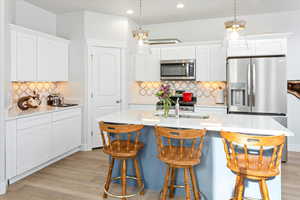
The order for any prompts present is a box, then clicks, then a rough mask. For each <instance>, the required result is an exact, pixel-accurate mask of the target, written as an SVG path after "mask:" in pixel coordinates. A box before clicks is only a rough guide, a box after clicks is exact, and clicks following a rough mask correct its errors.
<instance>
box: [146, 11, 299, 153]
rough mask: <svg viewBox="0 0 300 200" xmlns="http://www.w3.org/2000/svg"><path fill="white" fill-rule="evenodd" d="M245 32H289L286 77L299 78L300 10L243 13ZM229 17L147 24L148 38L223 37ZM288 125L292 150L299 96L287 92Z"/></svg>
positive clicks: (296, 145)
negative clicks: (291, 134) (257, 13)
mask: <svg viewBox="0 0 300 200" xmlns="http://www.w3.org/2000/svg"><path fill="white" fill-rule="evenodd" d="M241 18H242V19H244V20H246V21H247V29H246V30H247V31H246V34H249V35H250V34H263V33H285V32H292V33H293V36H292V37H291V38H290V39H289V40H288V67H287V74H288V80H300V59H299V49H300V23H299V19H300V11H291V12H282V13H270V14H262V15H252V16H244V17H241ZM228 19H229V18H216V19H205V20H193V21H185V22H177V23H164V24H153V25H147V26H145V27H144V28H145V29H148V30H150V37H151V38H178V39H180V40H182V41H184V42H192V41H207V40H223V39H224V35H225V31H224V22H225V21H226V20H228ZM288 108H289V109H288V117H289V121H288V122H289V123H288V125H289V128H290V129H291V130H292V131H294V132H295V134H296V135H297V136H296V137H294V138H290V140H289V144H290V147H291V150H297V151H300V123H299V122H300V121H299V113H300V100H299V99H296V98H294V97H291V96H290V95H289V96H288Z"/></svg>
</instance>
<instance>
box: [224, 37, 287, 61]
mask: <svg viewBox="0 0 300 200" xmlns="http://www.w3.org/2000/svg"><path fill="white" fill-rule="evenodd" d="M281 54H283V55H286V54H287V40H286V39H285V38H281V39H251V40H239V41H230V42H229V48H228V57H230V56H262V55H281Z"/></svg>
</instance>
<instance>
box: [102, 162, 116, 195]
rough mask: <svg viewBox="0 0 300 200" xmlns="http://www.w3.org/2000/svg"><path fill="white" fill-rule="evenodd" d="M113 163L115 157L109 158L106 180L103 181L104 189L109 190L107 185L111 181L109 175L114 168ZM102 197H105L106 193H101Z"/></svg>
mask: <svg viewBox="0 0 300 200" xmlns="http://www.w3.org/2000/svg"><path fill="white" fill-rule="evenodd" d="M114 164H115V159H114V158H112V159H111V162H110V165H109V169H108V174H107V177H106V181H105V185H104V188H105V190H106V191H108V190H109V186H110V183H111V176H112V171H113V168H114ZM103 198H105V199H106V198H107V194H105V193H104V194H103Z"/></svg>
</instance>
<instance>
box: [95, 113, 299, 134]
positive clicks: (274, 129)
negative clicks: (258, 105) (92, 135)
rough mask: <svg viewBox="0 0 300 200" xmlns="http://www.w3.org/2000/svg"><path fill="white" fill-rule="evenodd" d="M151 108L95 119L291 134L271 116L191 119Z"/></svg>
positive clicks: (113, 121) (196, 115)
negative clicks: (158, 111) (158, 114)
mask: <svg viewBox="0 0 300 200" xmlns="http://www.w3.org/2000/svg"><path fill="white" fill-rule="evenodd" d="M155 114H156V113H155V112H154V111H140V110H126V111H121V112H116V113H112V114H109V115H106V116H103V117H100V118H98V119H97V121H104V122H110V123H124V124H143V125H146V126H156V125H157V126H163V127H172V128H191V129H207V130H208V131H221V130H223V131H231V132H239V133H246V134H254V135H285V136H294V133H293V132H291V131H290V130H288V129H287V128H285V127H283V126H282V125H280V124H279V123H278V122H277V121H275V120H274V119H273V118H272V117H269V116H257V115H237V114H213V113H212V114H209V118H208V119H200V118H199V119H198V118H196V117H198V116H199V117H201V116H204V115H206V114H202V113H190V114H186V115H187V116H189V115H190V116H193V118H184V117H182V118H179V119H177V118H175V117H174V118H172V117H169V118H164V117H160V116H156V115H155Z"/></svg>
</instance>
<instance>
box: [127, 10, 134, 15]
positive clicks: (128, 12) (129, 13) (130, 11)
mask: <svg viewBox="0 0 300 200" xmlns="http://www.w3.org/2000/svg"><path fill="white" fill-rule="evenodd" d="M126 13H127V14H128V15H132V14H133V13H134V12H133V10H127V11H126Z"/></svg>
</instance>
